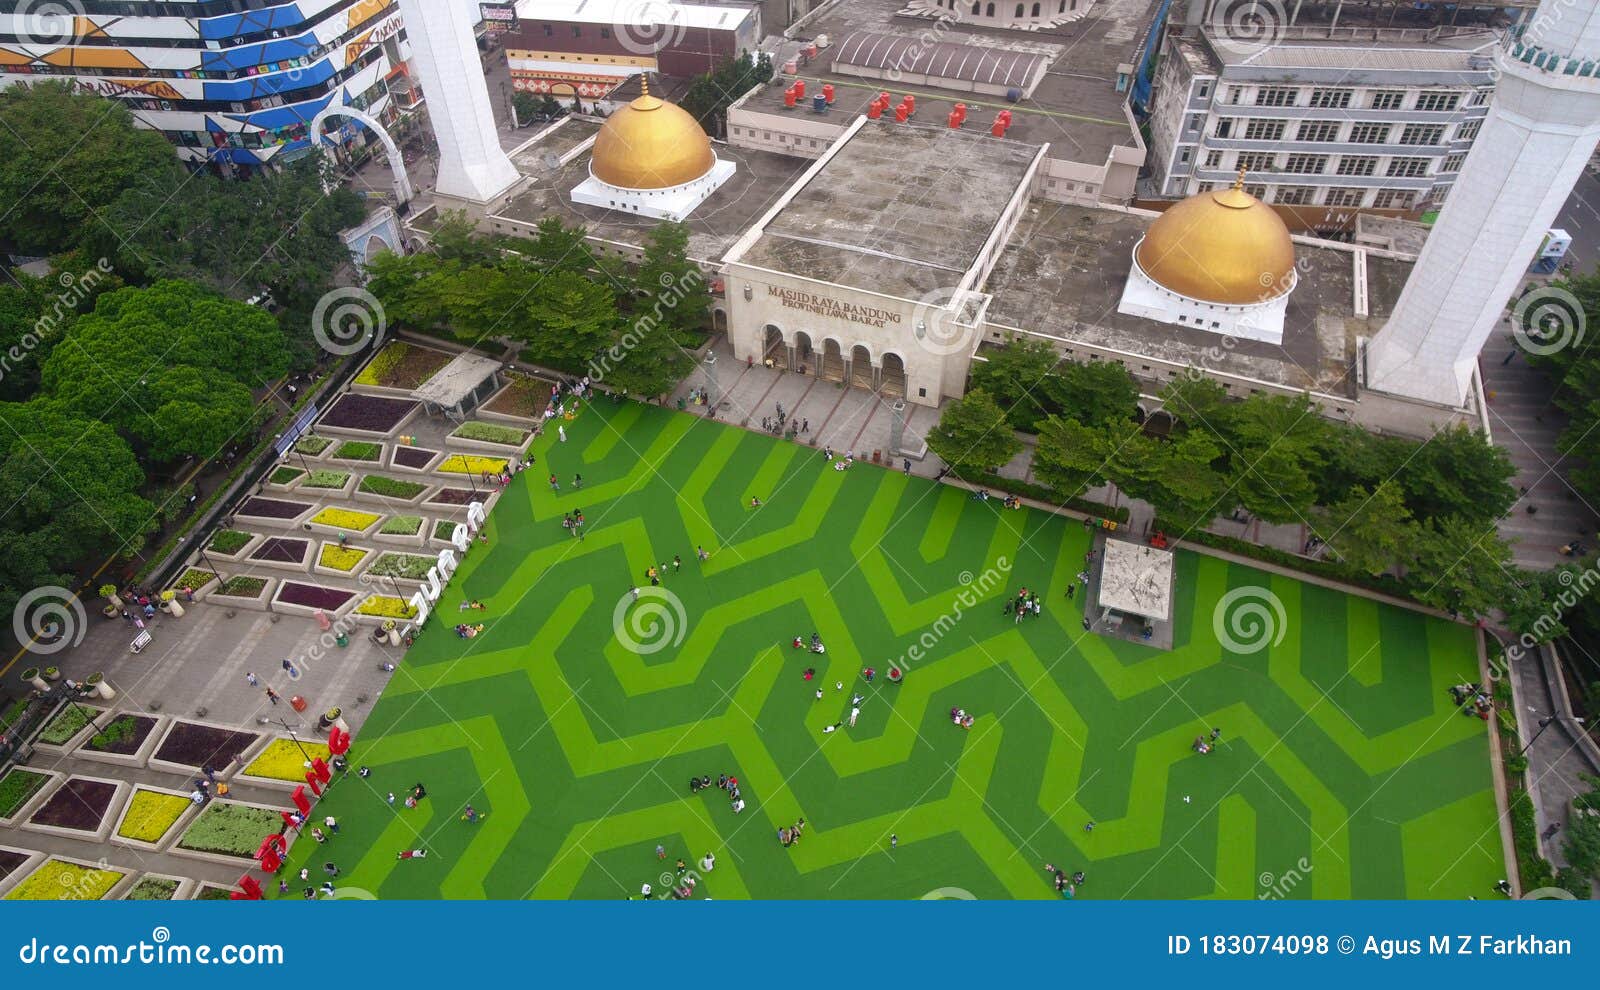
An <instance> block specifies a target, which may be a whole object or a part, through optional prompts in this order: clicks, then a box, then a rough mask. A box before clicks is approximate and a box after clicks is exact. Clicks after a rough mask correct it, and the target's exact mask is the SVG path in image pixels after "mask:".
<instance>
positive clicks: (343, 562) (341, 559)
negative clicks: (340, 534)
mask: <svg viewBox="0 0 1600 990" xmlns="http://www.w3.org/2000/svg"><path fill="white" fill-rule="evenodd" d="M365 559H367V551H366V550H362V549H361V548H360V547H341V546H340V545H339V544H337V543H324V544H323V545H322V552H321V553H320V554H319V555H318V556H317V565H318V566H319V567H326V568H328V569H329V570H334V571H344V572H345V573H346V574H348V573H350V572H351V571H353V570H355V569H356V568H357V567H360V566H361V562H362V561H363V560H365Z"/></svg>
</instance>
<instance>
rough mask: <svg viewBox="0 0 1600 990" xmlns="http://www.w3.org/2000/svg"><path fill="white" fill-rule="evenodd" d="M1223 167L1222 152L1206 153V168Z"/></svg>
mask: <svg viewBox="0 0 1600 990" xmlns="http://www.w3.org/2000/svg"><path fill="white" fill-rule="evenodd" d="M1221 167H1222V152H1220V151H1208V152H1206V168H1221Z"/></svg>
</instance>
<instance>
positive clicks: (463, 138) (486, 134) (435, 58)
mask: <svg viewBox="0 0 1600 990" xmlns="http://www.w3.org/2000/svg"><path fill="white" fill-rule="evenodd" d="M400 16H401V19H402V20H403V21H404V22H405V26H406V37H407V38H408V39H410V41H411V53H412V55H411V64H412V66H413V67H415V69H416V72H417V76H418V78H419V79H420V80H421V82H422V94H423V96H424V97H426V98H427V101H428V119H429V120H430V121H432V123H433V134H434V137H435V138H436V139H437V140H438V142H439V177H438V181H437V183H436V184H435V187H434V188H435V190H436V191H437V192H438V193H440V194H441V195H444V196H450V197H454V198H456V199H463V200H470V201H472V202H474V203H488V202H489V201H490V200H493V199H495V198H497V197H499V196H501V195H502V194H504V193H505V192H507V191H508V190H509V189H510V188H511V187H512V186H514V185H516V184H517V181H518V180H519V179H520V178H521V176H520V175H519V174H518V173H517V168H516V166H515V165H512V164H511V159H510V158H508V157H506V153H505V152H504V151H503V150H501V148H500V136H499V132H498V131H497V130H496V128H495V123H494V111H493V109H492V108H491V106H490V104H489V84H488V83H486V82H484V79H483V63H482V62H480V61H479V60H478V58H479V57H478V42H477V40H476V39H475V38H474V37H473V35H472V25H471V24H470V23H469V22H468V20H467V6H466V4H464V3H460V2H450V3H445V2H441V0H400Z"/></svg>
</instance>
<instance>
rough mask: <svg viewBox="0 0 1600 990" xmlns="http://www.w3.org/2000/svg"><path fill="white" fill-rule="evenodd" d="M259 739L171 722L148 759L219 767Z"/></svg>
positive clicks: (185, 764)
mask: <svg viewBox="0 0 1600 990" xmlns="http://www.w3.org/2000/svg"><path fill="white" fill-rule="evenodd" d="M259 738H260V736H258V735H256V733H254V732H235V731H234V730H232V729H222V728H218V727H217V726H214V725H201V724H199V723H197V722H174V723H173V725H172V728H171V729H169V730H168V731H167V737H166V738H165V739H163V740H161V747H160V748H159V749H157V750H156V753H155V756H153V757H151V758H152V759H155V760H161V761H163V762H166V763H176V764H178V765H180V766H185V767H195V768H199V767H207V766H208V767H212V768H220V767H224V766H227V765H228V763H229V762H230V761H232V760H235V759H238V758H239V756H240V755H241V754H242V753H244V751H245V750H247V749H249V748H250V747H251V746H253V745H255V742H256V740H257V739H259Z"/></svg>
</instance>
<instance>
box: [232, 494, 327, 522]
mask: <svg viewBox="0 0 1600 990" xmlns="http://www.w3.org/2000/svg"><path fill="white" fill-rule="evenodd" d="M309 508H311V505H310V504H309V503H307V502H286V501H284V500H283V499H279V498H259V497H258V498H247V499H245V500H244V504H243V505H241V506H239V510H238V513H239V515H241V516H254V517H256V518H257V519H293V518H294V517H295V516H298V515H300V514H301V513H302V512H304V511H306V510H307V509H309Z"/></svg>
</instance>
